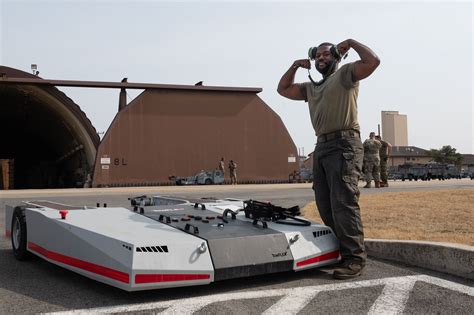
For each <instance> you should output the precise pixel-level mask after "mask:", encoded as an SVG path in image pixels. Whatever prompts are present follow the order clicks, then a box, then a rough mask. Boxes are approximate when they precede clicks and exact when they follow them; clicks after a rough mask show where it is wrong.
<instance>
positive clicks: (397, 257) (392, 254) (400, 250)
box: [365, 239, 474, 280]
mask: <svg viewBox="0 0 474 315" xmlns="http://www.w3.org/2000/svg"><path fill="white" fill-rule="evenodd" d="M365 247H366V250H367V254H368V255H369V256H372V257H375V258H380V259H387V260H392V261H396V262H401V263H404V264H407V265H411V266H416V267H421V268H426V269H431V270H435V271H439V272H443V273H447V274H451V275H455V276H458V277H462V278H466V279H471V280H474V246H468V245H461V244H453V243H437V242H421V241H401V240H382V239H366V240H365Z"/></svg>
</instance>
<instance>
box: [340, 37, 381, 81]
mask: <svg viewBox="0 0 474 315" xmlns="http://www.w3.org/2000/svg"><path fill="white" fill-rule="evenodd" d="M350 48H353V49H354V50H355V51H356V52H357V53H358V54H359V57H360V60H358V61H356V62H355V63H354V70H353V72H352V81H354V82H356V81H360V80H362V79H365V78H367V77H368V76H369V75H371V74H372V72H374V71H375V69H377V67H378V66H379V64H380V59H379V57H377V55H376V54H375V53H374V52H373V51H372V50H371V49H370V48H369V47H367V46H365V45H363V44H361V43H359V42H358V41H356V40H354V39H347V40H345V41H343V42H341V43H339V44H338V45H337V49H338V51H339V52H340V54H341V55H345V54H346V53H347V51H348V50H349V49H350Z"/></svg>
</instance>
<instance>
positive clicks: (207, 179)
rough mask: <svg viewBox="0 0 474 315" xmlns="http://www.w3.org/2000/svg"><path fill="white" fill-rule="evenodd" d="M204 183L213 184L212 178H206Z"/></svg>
mask: <svg viewBox="0 0 474 315" xmlns="http://www.w3.org/2000/svg"><path fill="white" fill-rule="evenodd" d="M204 185H212V179H210V178H206V181H205V182H204Z"/></svg>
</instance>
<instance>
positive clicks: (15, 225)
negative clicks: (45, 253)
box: [11, 207, 32, 261]
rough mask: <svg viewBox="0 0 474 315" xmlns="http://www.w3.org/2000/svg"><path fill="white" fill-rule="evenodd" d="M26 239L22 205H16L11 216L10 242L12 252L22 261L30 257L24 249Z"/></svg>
mask: <svg viewBox="0 0 474 315" xmlns="http://www.w3.org/2000/svg"><path fill="white" fill-rule="evenodd" d="M27 239H28V238H27V227H26V218H25V210H24V209H23V208H22V207H16V208H15V210H14V211H13V216H12V225H11V242H12V249H13V254H14V255H15V258H16V259H18V260H21V261H23V260H27V259H29V258H31V257H32V254H31V253H30V252H29V251H28V250H27V249H26V242H27Z"/></svg>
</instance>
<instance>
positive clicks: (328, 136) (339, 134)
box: [318, 130, 360, 143]
mask: <svg viewBox="0 0 474 315" xmlns="http://www.w3.org/2000/svg"><path fill="white" fill-rule="evenodd" d="M344 137H351V138H356V137H357V138H360V133H359V132H358V131H357V130H338V131H334V132H330V133H325V134H323V135H319V136H318V143H324V142H327V141H330V140H334V139H339V138H344Z"/></svg>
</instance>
